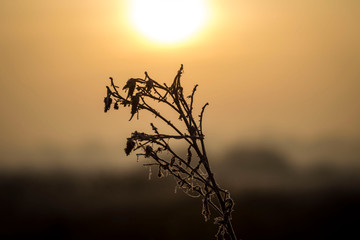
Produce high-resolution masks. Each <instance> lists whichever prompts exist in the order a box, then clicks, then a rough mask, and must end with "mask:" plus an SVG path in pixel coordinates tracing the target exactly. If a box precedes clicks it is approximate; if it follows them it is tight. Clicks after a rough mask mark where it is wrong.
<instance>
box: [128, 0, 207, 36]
mask: <svg viewBox="0 0 360 240" xmlns="http://www.w3.org/2000/svg"><path fill="white" fill-rule="evenodd" d="M207 18H208V8H207V6H206V3H205V1H204V0H132V1H131V2H130V19H131V22H132V24H133V25H134V26H135V28H136V29H137V30H138V31H139V32H141V33H142V34H143V35H145V36H146V37H147V38H150V39H151V40H153V41H156V42H160V43H175V42H180V41H184V40H186V39H188V38H189V37H190V36H192V35H194V34H195V33H197V32H198V31H199V30H200V29H201V28H202V27H204V25H205V23H206V21H207Z"/></svg>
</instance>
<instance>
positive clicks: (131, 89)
mask: <svg viewBox="0 0 360 240" xmlns="http://www.w3.org/2000/svg"><path fill="white" fill-rule="evenodd" d="M135 87H136V79H135V78H130V79H129V80H128V81H127V82H126V84H125V86H124V87H123V90H126V89H129V92H128V95H127V97H126V99H128V98H129V97H130V98H131V97H132V96H133V94H134V90H135Z"/></svg>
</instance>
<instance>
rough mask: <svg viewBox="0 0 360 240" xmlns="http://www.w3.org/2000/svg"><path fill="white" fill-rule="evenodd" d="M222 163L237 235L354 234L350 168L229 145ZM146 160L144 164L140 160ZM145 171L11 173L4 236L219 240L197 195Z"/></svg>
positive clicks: (3, 186) (0, 233)
mask: <svg viewBox="0 0 360 240" xmlns="http://www.w3.org/2000/svg"><path fill="white" fill-rule="evenodd" d="M226 159H228V160H224V161H222V162H221V164H216V165H214V172H215V173H216V177H217V178H218V180H219V182H220V185H221V186H224V187H226V188H228V189H229V190H230V191H231V193H232V196H233V197H234V200H235V203H236V206H235V212H234V215H233V224H234V226H235V230H236V232H237V234H238V236H239V237H240V238H241V239H244V240H255V239H356V238H357V237H359V233H358V221H357V219H358V216H359V214H360V211H359V210H360V209H359V202H360V177H359V174H358V173H359V171H358V170H357V169H356V168H352V170H350V169H347V170H344V169H342V170H341V169H340V168H335V167H328V168H324V167H320V166H319V167H313V168H311V169H306V170H299V169H296V168H294V167H292V166H291V165H290V164H289V162H288V161H287V159H286V158H284V157H282V155H281V154H279V153H278V152H276V151H272V150H269V149H257V150H254V149H252V150H248V149H247V150H246V149H239V148H238V149H236V150H234V151H232V152H231V151H229V155H228V156H227V157H226ZM139 165H140V164H139ZM155 175H156V174H154V175H153V177H152V180H151V181H149V180H148V172H147V169H145V168H141V167H140V166H139V171H137V172H132V173H128V174H126V175H124V174H120V173H119V174H114V173H112V174H110V173H108V174H106V173H104V172H103V173H98V174H96V173H94V172H92V173H78V174H76V173H75V172H72V173H70V172H66V171H64V172H57V173H49V172H43V173H39V172H38V173H34V172H33V173H31V172H28V173H27V174H25V173H24V172H23V173H17V174H14V173H7V174H6V173H3V174H2V175H1V176H0V191H1V205H0V213H1V220H0V221H1V222H0V238H1V239H15V238H22V239H25V238H37V239H214V237H213V236H214V234H215V232H216V227H215V225H213V224H212V222H207V223H206V222H204V220H203V217H202V215H201V203H200V200H199V199H192V198H189V197H187V196H186V195H185V194H183V193H182V192H178V193H176V194H175V193H174V187H175V181H174V180H173V179H172V178H170V177H168V178H166V179H158V178H157V177H156V176H155Z"/></svg>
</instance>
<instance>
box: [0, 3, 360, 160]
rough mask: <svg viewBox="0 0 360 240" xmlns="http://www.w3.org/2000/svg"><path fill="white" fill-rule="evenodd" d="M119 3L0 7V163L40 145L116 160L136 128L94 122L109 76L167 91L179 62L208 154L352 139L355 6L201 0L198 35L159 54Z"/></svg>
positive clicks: (359, 72) (357, 132)
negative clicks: (108, 150) (241, 146)
mask: <svg viewBox="0 0 360 240" xmlns="http://www.w3.org/2000/svg"><path fill="white" fill-rule="evenodd" d="M126 3H127V1H121V0H117V1H114V0H109V1H100V0H86V1H85V0H31V1H30V0H27V1H26V0H1V1H0V31H1V38H0V81H1V88H0V98H1V99H0V100H1V101H0V108H1V120H0V130H1V135H0V144H1V145H0V146H1V149H2V150H1V151H3V159H1V161H3V162H5V161H6V158H10V157H9V154H10V153H12V152H17V153H19V152H29V151H32V150H33V151H36V149H39V148H41V146H43V145H59V146H64V147H65V148H71V147H73V148H76V147H74V146H82V144H83V143H84V142H92V141H93V142H100V143H103V144H104V145H107V144H110V143H111V144H114V145H116V146H119V149H120V150H121V148H122V147H123V146H122V145H121V144H123V143H124V140H125V139H124V138H125V137H126V136H128V135H129V134H130V133H131V132H132V130H135V128H136V127H137V126H140V123H139V122H136V121H135V122H136V123H135V122H134V123H132V122H131V123H129V122H128V117H129V109H122V110H121V111H118V112H115V113H110V114H104V113H103V103H102V101H103V97H104V95H105V84H107V83H108V82H107V80H108V77H109V76H112V77H114V79H115V80H120V81H122V84H123V83H125V81H126V80H127V79H128V78H130V77H143V72H144V71H145V70H146V71H148V72H149V74H150V75H151V76H152V77H153V78H154V79H156V80H158V81H160V82H167V83H170V82H171V80H172V79H173V77H174V75H175V73H176V71H177V69H178V68H179V66H180V64H184V68H185V73H184V75H183V85H184V87H185V88H186V89H187V90H188V91H190V90H191V88H192V87H193V85H195V84H199V85H200V86H199V88H198V98H197V101H198V104H199V105H198V106H201V104H203V103H205V102H207V101H208V102H209V103H210V107H209V108H208V109H207V112H206V119H205V131H206V132H207V137H208V141H209V144H210V146H214V147H216V146H218V143H219V142H221V143H223V144H228V143H230V142H231V141H233V140H236V139H246V138H250V137H253V136H261V135H271V136H272V135H274V136H277V135H279V136H286V137H292V138H298V139H305V140H308V139H317V138H324V137H325V138H326V137H328V136H336V137H342V138H358V137H360V124H358V123H359V122H360V107H359V96H358V95H359V90H360V83H359V80H360V44H359V43H360V28H359V23H360V1H357V0H292V1H280V0H255V1H254V0H252V1H250V0H243V1H239V0H237V1H235V0H232V1H230V0H222V1H215V0H212V1H208V3H209V4H210V5H209V6H210V8H211V14H210V20H209V22H208V23H207V24H206V26H205V28H204V29H203V30H202V31H201V32H199V33H198V34H197V35H195V36H194V37H193V38H191V39H190V40H188V41H186V42H182V43H179V44H176V45H171V44H170V45H166V46H165V45H161V44H155V43H153V42H151V41H149V40H147V39H145V38H144V37H143V36H141V35H140V34H138V33H137V32H136V30H135V29H134V28H133V27H132V25H131V24H130V22H129V19H128V10H127V4H126ZM184 17H186V16H184ZM122 84H120V85H122ZM140 114H141V113H140ZM140 117H141V115H140ZM140 121H141V120H140ZM146 126H147V125H146ZM144 129H145V128H144ZM85 145H86V144H85ZM5 153H6V154H5Z"/></svg>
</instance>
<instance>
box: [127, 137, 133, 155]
mask: <svg viewBox="0 0 360 240" xmlns="http://www.w3.org/2000/svg"><path fill="white" fill-rule="evenodd" d="M134 147H135V142H134V141H133V140H132V139H131V138H128V140H127V142H126V148H125V153H126V155H127V156H129V154H130V153H131V151H132V150H133V149H134Z"/></svg>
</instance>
